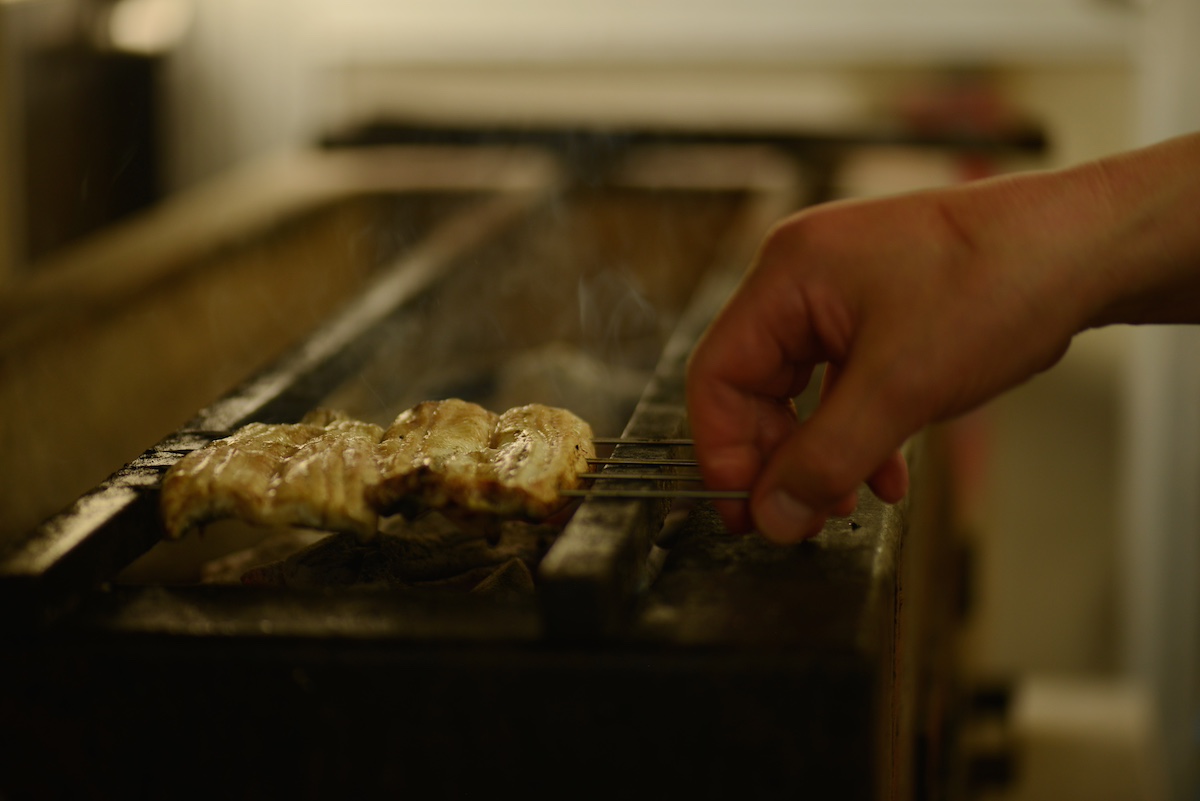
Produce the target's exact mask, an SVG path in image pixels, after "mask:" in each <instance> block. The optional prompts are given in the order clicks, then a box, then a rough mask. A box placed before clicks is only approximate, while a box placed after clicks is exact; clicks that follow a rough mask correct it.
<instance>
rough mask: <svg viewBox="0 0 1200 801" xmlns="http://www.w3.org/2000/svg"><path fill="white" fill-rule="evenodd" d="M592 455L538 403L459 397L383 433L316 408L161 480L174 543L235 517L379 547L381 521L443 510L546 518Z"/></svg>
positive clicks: (583, 440) (212, 449) (181, 465)
mask: <svg viewBox="0 0 1200 801" xmlns="http://www.w3.org/2000/svg"><path fill="white" fill-rule="evenodd" d="M594 456H595V446H594V445H593V443H592V430H591V427H590V426H589V425H588V424H587V423H586V422H584V421H583V420H581V419H580V418H579V417H577V416H575V415H574V414H572V413H571V412H569V411H567V410H565V409H560V408H556V407H551V406H545V405H541V404H530V405H526V406H518V407H515V408H512V409H509V410H507V411H505V412H504V413H502V414H495V413H494V412H491V411H489V410H487V409H485V408H483V407H482V406H479V405H478V404H474V403H469V402H467V401H463V400H459V399H456V398H451V399H447V400H439V401H425V402H423V403H419V404H417V405H416V406H414V407H412V408H411V409H408V410H406V411H404V412H402V413H401V414H400V415H399V416H398V417H397V418H396V419H395V420H394V421H393V423H392V424H391V425H390V426H389V427H388V428H387V429H386V430H385V429H383V428H382V427H380V426H377V425H374V424H370V423H364V422H360V421H357V420H353V419H350V418H348V417H347V416H346V415H344V414H342V413H340V412H334V411H329V410H323V409H322V410H317V411H315V412H313V413H311V414H310V415H308V416H306V417H305V418H304V419H303V420H302V421H301V422H300V423H295V424H282V425H267V424H263V423H250V424H248V425H246V426H244V427H243V428H241V429H239V430H238V431H236V432H234V433H233V434H232V435H230V436H229V437H226V438H224V439H220V440H217V441H215V442H212V443H210V444H209V445H207V446H205V447H204V448H201V449H200V450H197V451H195V452H193V453H191V454H188V455H187V456H185V457H184V458H183V459H181V460H180V461H179V462H178V463H176V464H175V465H174V466H173V467H172V468H171V469H170V470H168V471H167V474H166V476H165V477H164V478H163V484H162V493H161V500H160V504H161V513H162V518H163V523H164V525H165V527H166V530H167V534H168V536H170V537H172V538H178V537H181V536H183V535H184V534H186V533H187V532H188V531H190V530H193V529H195V528H197V527H199V526H201V525H203V524H204V523H206V522H208V521H211V520H215V519H218V518H222V517H235V518H238V519H241V520H244V521H246V522H248V523H253V524H257V525H266V526H299V527H304V528H316V529H324V530H330V531H340V532H348V533H353V534H355V535H356V536H357V537H358V538H359V539H360V540H362V541H366V540H369V539H372V538H373V537H374V536H375V533H376V531H377V529H378V524H379V517H380V516H381V515H392V514H397V513H408V512H410V511H412V510H415V509H422V508H438V509H444V510H452V511H458V512H467V513H470V514H475V515H485V516H497V517H521V518H526V519H531V520H540V519H544V518H546V517H549V516H550V515H552V514H553V513H554V512H556V511H558V510H559V509H561V508H562V507H563V506H565V505H566V503H567V501H566V500H564V499H563V497H562V496H561V495H560V494H559V491H560V490H561V489H568V488H573V487H576V486H578V485H579V483H580V479H579V474H580V473H583V472H585V471H586V470H587V460H588V459H589V458H591V457H594Z"/></svg>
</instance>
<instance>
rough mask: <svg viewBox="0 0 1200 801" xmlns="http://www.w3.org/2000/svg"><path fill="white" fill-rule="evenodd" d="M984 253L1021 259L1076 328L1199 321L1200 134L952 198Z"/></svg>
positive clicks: (1051, 305)
mask: <svg viewBox="0 0 1200 801" xmlns="http://www.w3.org/2000/svg"><path fill="white" fill-rule="evenodd" d="M947 208H948V210H949V213H950V214H951V216H952V217H954V218H956V221H957V222H958V223H959V225H960V226H961V228H962V230H964V231H965V232H966V234H967V236H968V237H970V238H972V239H973V244H974V246H975V248H976V249H977V250H978V251H979V252H981V253H987V254H993V255H995V256H1003V257H1005V258H1007V259H1008V260H1009V261H1010V263H1012V264H1014V265H1016V264H1021V265H1022V269H1025V271H1026V273H1027V277H1028V278H1030V280H1031V284H1030V287H1031V290H1032V291H1031V295H1032V297H1033V298H1034V299H1035V300H1036V301H1037V302H1041V303H1044V304H1046V306H1047V308H1046V309H1045V313H1044V314H1043V315H1042V319H1045V320H1058V321H1061V322H1062V323H1063V324H1064V325H1065V326H1066V327H1067V328H1068V329H1069V330H1068V331H1067V332H1065V333H1067V334H1068V335H1069V334H1073V333H1076V332H1078V331H1080V330H1083V329H1085V328H1092V327H1098V326H1103V325H1110V324H1116V323H1129V324H1139V323H1197V322H1200V134H1193V135H1189V136H1185V137H1180V138H1177V139H1172V140H1168V141H1166V142H1162V143H1160V144H1157V145H1153V146H1150V147H1146V148H1143V149H1140V150H1134V151H1129V152H1126V153H1122V154H1119V155H1116V156H1112V157H1109V158H1105V159H1102V160H1099V161H1094V162H1090V163H1087V164H1084V165H1081V166H1078V167H1073V168H1070V169H1067V170H1062V171H1056V172H1045V173H1029V174H1023V175H1017V176H1013V177H1011V178H1004V179H999V180H996V181H993V182H983V183H980V184H976V185H967V186H965V187H964V188H963V189H962V190H960V191H959V192H957V193H950V194H949V195H948V196H947Z"/></svg>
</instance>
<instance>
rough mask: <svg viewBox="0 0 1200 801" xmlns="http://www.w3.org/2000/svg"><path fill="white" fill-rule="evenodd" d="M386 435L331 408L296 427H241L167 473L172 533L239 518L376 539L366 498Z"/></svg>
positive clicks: (163, 503) (165, 512)
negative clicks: (348, 533)
mask: <svg viewBox="0 0 1200 801" xmlns="http://www.w3.org/2000/svg"><path fill="white" fill-rule="evenodd" d="M314 420H315V421H318V422H312V421H314ZM325 421H329V422H328V423H327V424H325V425H322V424H318V423H323V422H325ZM382 433H383V430H382V429H381V428H380V427H379V426H373V425H370V424H367V423H360V422H357V421H353V420H348V419H346V418H345V416H344V415H340V414H338V413H330V412H328V411H327V410H318V411H316V412H314V413H313V414H311V415H309V416H308V417H306V418H305V420H304V421H302V422H300V423H295V424H284V425H267V424H264V423H250V424H248V425H246V426H243V427H242V428H241V429H239V430H238V431H236V432H234V433H233V434H232V435H231V436H229V437H226V438H224V439H221V440H217V441H216V442H213V443H211V444H209V445H208V446H206V447H204V448H201V449H200V450H198V451H195V452H193V453H190V454H188V455H187V456H185V457H184V458H182V459H180V460H179V462H178V463H176V464H175V465H174V466H173V467H172V468H171V469H170V470H168V471H167V474H166V475H165V476H164V477H163V483H162V493H161V498H160V510H161V514H162V518H163V524H164V526H165V527H166V530H167V534H168V536H170V537H173V538H178V537H182V536H183V535H184V534H186V533H187V532H188V531H190V530H192V529H194V528H196V527H198V526H200V525H202V524H204V523H206V522H209V521H211V520H216V519H219V518H223V517H236V518H238V519H241V520H244V521H246V522H248V523H253V524H258V525H264V526H306V527H313V528H322V529H329V530H333V531H346V532H350V533H353V534H355V535H357V536H359V537H360V538H364V539H365V538H369V537H371V536H374V534H375V531H376V528H377V526H378V515H377V513H376V512H375V510H374V509H373V508H372V507H371V506H370V505H369V504H368V503H367V501H366V496H367V486H368V485H369V484H371V483H373V482H374V481H376V480H377V479H378V469H377V467H376V464H375V452H374V449H375V446H376V443H378V441H379V438H380V436H381V435H382Z"/></svg>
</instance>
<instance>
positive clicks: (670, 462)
mask: <svg viewBox="0 0 1200 801" xmlns="http://www.w3.org/2000/svg"><path fill="white" fill-rule="evenodd" d="M587 461H588V464H640V465H661V466H663V467H698V466H699V463H698V462H696V461H695V460H693V459H614V458H612V457H603V458H599V459H588V460H587Z"/></svg>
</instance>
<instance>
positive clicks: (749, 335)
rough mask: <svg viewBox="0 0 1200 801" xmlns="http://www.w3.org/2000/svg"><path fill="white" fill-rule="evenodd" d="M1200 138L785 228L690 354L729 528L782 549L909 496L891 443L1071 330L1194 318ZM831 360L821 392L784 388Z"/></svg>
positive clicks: (1011, 377) (707, 459)
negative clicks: (811, 406) (800, 404)
mask: <svg viewBox="0 0 1200 801" xmlns="http://www.w3.org/2000/svg"><path fill="white" fill-rule="evenodd" d="M1198 175H1200V137H1197V136H1191V137H1182V138H1180V139H1177V140H1172V141H1169V142H1167V143H1164V144H1161V145H1158V146H1155V147H1151V148H1147V149H1145V150H1142V151H1132V152H1130V153H1128V154H1122V155H1119V156H1115V157H1112V158H1110V159H1107V160H1103V161H1098V162H1092V163H1089V164H1085V165H1082V166H1080V167H1075V168H1071V169H1068V170H1062V171H1048V172H1036V173H1023V174H1018V175H1013V176H1006V177H1003V178H998V179H991V180H987V181H980V182H975V183H970V184H963V185H961V186H955V187H950V188H945V189H935V190H928V191H921V192H915V193H910V194H905V195H899V196H893V197H887V198H880V199H868V200H856V201H838V202H832V203H827V204H822V205H818V206H814V207H811V208H809V209H806V210H804V211H801V212H800V213H798V214H796V215H794V216H792V217H789V218H787V219H785V220H783V221H781V222H780V223H779V224H778V225H777V226H776V227H775V228H774V229H773V230H772V231H771V232H770V233H769V234H768V235H767V237H766V239H765V240H764V242H763V244H762V246H761V248H760V250H759V252H758V254H757V256H756V257H755V259H754V261H753V263H752V265H751V267H750V269H749V271H748V272H747V274H746V276H745V277H744V279H743V281H742V283H741V285H740V286H739V287H738V289H737V291H736V292H735V293H734V294H733V296H732V297H731V298H730V300H729V301H728V302H727V304H726V305H725V307H724V308H723V309H722V310H721V312H720V313H719V314H718V315H717V318H716V319H715V320H714V321H713V323H712V324H711V326H710V327H709V329H708V330H707V332H706V333H705V335H704V336H703V337H702V338H701V340H700V342H699V343H698V344H697V347H696V349H695V350H694V352H693V354H692V356H691V359H690V362H689V366H688V383H687V396H688V411H689V417H690V421H691V427H692V436H693V438H694V441H695V445H696V453H697V458H698V460H699V462H700V468H701V471H702V472H703V475H704V478H705V483H706V485H707V486H709V487H710V488H713V489H749V490H750V491H751V496H750V501H749V503H748V504H747V503H742V502H721V503H720V504H718V511H719V512H720V513H721V515H722V517H723V518H724V520H725V522H726V524H727V526H728V527H729V528H730V530H731V531H734V532H742V531H746V530H749V529H751V528H753V527H756V528H757V529H758V530H759V531H760V532H761V533H762V534H763V535H764V536H765V537H767V538H768V539H771V540H774V541H776V542H779V543H791V542H797V541H800V540H803V539H806V538H808V537H810V536H812V535H814V534H816V533H818V532H819V531H820V530H821V527H822V526H823V525H824V522H825V520H826V519H827V518H828V517H829V516H831V515H846V514H849V513H850V512H851V511H852V510H853V508H854V504H855V500H856V497H857V490H858V487H859V486H860V485H861V484H862V483H863V482H864V481H866V483H867V484H868V486H869V487H870V488H871V489H872V491H874V492H875V494H876V495H877V496H878V497H880V498H881V499H882V500H884V501H885V502H889V503H892V502H896V501H898V500H900V499H901V498H903V496H904V495H905V493H906V492H907V489H908V473H907V468H906V466H905V463H904V460H903V458H902V457H901V456H900V453H899V451H900V448H901V446H902V445H903V443H904V442H905V441H906V440H907V439H908V438H909V437H910V436H912V435H913V434H914V433H916V432H917V431H919V430H920V429H921V428H922V427H924V426H926V425H928V424H930V423H933V422H938V421H942V420H947V419H951V418H953V417H956V416H958V415H960V414H963V413H965V412H967V411H969V410H971V409H973V408H975V407H977V406H979V405H981V404H983V403H984V402H986V401H988V400H990V399H991V398H993V397H994V396H996V395H998V394H1000V393H1002V392H1004V391H1006V390H1008V389H1010V388H1012V387H1015V386H1017V385H1018V384H1020V383H1022V382H1024V381H1025V380H1027V379H1029V378H1030V377H1032V376H1033V375H1035V374H1037V373H1039V372H1041V371H1043V370H1045V369H1047V368H1049V367H1051V366H1052V365H1054V364H1055V363H1056V362H1057V361H1058V360H1059V359H1060V358H1061V357H1062V356H1063V354H1064V353H1065V352H1066V350H1067V348H1068V346H1069V345H1070V342H1071V339H1072V337H1073V336H1074V335H1075V334H1076V333H1078V332H1079V331H1081V330H1083V329H1085V328H1088V327H1092V326H1096V325H1103V324H1109V323H1114V322H1134V323H1136V322H1192V321H1195V320H1197V319H1200V233H1197V230H1200V179H1197V177H1196V176H1198ZM821 365H826V367H825V374H824V379H823V382H822V386H821V395H820V402H819V404H818V406H817V408H816V410H815V411H814V412H813V414H812V415H811V416H810V417H808V418H806V419H805V420H803V421H801V420H798V419H797V416H796V411H795V409H794V407H793V405H792V402H791V400H790V399H791V398H793V397H796V396H797V395H799V394H800V393H801V392H802V391H803V390H804V388H805V387H806V386H807V385H808V383H809V381H810V379H811V378H812V376H813V373H814V371H815V370H816V369H817V368H818V367H819V366H821Z"/></svg>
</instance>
